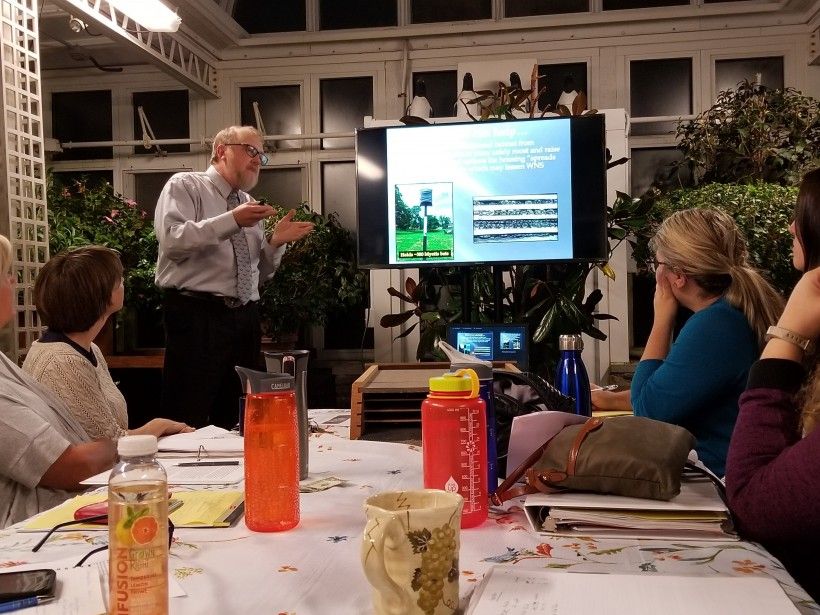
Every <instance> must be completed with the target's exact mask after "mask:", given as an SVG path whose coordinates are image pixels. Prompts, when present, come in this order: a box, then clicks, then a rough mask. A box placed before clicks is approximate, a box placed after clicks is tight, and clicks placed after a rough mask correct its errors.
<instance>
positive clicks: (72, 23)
mask: <svg viewBox="0 0 820 615" xmlns="http://www.w3.org/2000/svg"><path fill="white" fill-rule="evenodd" d="M68 27H69V28H71V31H72V32H76V33H77V34H79V33H80V32H82V31H83V30H85V22H84V21H83V20H82V19H78V18H76V17H74V15H72V16H71V17H70V18H69V20H68Z"/></svg>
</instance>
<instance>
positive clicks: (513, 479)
mask: <svg viewBox="0 0 820 615" xmlns="http://www.w3.org/2000/svg"><path fill="white" fill-rule="evenodd" d="M559 433H560V432H559ZM557 435H558V434H557V433H556V434H555V435H553V436H552V438H554V437H555V436H557ZM552 438H550V439H549V440H547V441H546V442H544V443H543V444H542V445H541V446H539V447H538V448H537V449H535V450H534V451H533V452H532V454H531V455H530V456H529V457H527V458H526V459H525V460H524V461H522V462H521V465H519V466H518V467H517V468H516V469H515V470H513V471H512V472H510V473H509V474H507V478H505V479H504V481H503V482H502V483H501V484H500V485H499V486H498V489H496V490H495V492H493V493H492V494H490V501H492V503H493V504H495V505H496V506H501V503H502V502H506V501H507V500H511V499H512V498H517V497H518V496H521V495H527V494H529V493H535V492H536V491H537V490H536V489H534V488H532V487H530V486H529V485H522V486H519V487H514V486H513V485H515V483H517V482H518V479H519V478H521V477H522V476H523V475H524V472H526V471H527V470H529V469H530V468H531V467H532V465H533V464H534V463H535V462H536V461H538V460H539V459H541V454H542V453H543V452H544V449H545V448H547V446H548V445H549V443H550V442H552Z"/></svg>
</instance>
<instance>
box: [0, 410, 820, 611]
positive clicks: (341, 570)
mask: <svg viewBox="0 0 820 615" xmlns="http://www.w3.org/2000/svg"><path fill="white" fill-rule="evenodd" d="M334 414H337V415H338V414H339V412H338V411H335V412H334ZM330 416H331V414H330V413H324V414H322V413H318V414H317V416H316V418H317V419H319V421H320V422H321V421H322V420H323V419H324V418H329V417H330ZM330 429H331V430H332V432H335V433H316V434H313V435H312V436H311V449H310V469H311V473H312V474H314V473H325V472H326V473H330V474H332V475H334V476H338V477H340V478H343V479H345V480H346V481H347V485H346V486H344V487H333V488H331V489H329V490H327V491H323V492H319V493H306V494H302V496H301V508H302V515H301V523H300V524H299V526H298V527H297V528H295V529H293V530H290V531H287V532H282V533H271V534H261V533H260V534H257V533H253V532H250V531H249V530H248V529H247V528H246V527H245V525H244V523H243V522H242V521H239V522H238V524H237V525H236V526H235V527H232V528H226V529H178V530H177V531H176V533H175V536H174V544H173V546H172V548H171V560H170V569H171V571H172V574H173V576H174V577H175V578H176V580H177V581H178V582H179V584H180V585H181V586H182V587H183V589H184V590H185V591H186V592H187V596H184V597H179V598H172V599H171V613H172V614H191V615H200V614H201V613H220V614H230V613H238V614H240V613H241V614H243V615H244V614H247V615H250V614H256V613H273V614H288V615H290V614H297V615H313V614H315V615H326V614H330V613H333V614H345V613H369V612H372V607H371V598H370V591H369V586H368V584H367V581H366V579H365V577H364V573H363V572H362V569H361V565H360V563H359V545H360V540H361V533H362V529H363V527H364V512H363V502H364V500H365V498H366V497H367V496H369V495H371V494H373V493H376V492H379V491H387V490H394V489H413V488H418V487H420V486H421V482H422V481H421V450H420V448H419V447H417V446H412V445H407V444H394V443H385V442H369V441H361V440H359V441H350V440H348V439H346V437H345V435H346V425H345V424H344V423H342V424H337V425H335V426H333V427H331V428H330ZM41 536H42V534H41V533H23V532H17V531H15V529H14V528H9V529H6V530H3V531H0V569H4V570H14V568H15V567H17V566H19V565H21V564H27V563H42V564H47V563H48V562H51V561H57V560H60V561H64V560H65V559H66V558H72V557H76V558H77V559H78V560H79V559H80V558H81V557H82V556H83V555H84V554H85V553H87V552H88V551H89V550H91V549H92V548H93V547H94V546H98V545H101V544H104V543H105V542H106V540H107V535H106V533H105V532H77V531H74V532H62V533H59V534H58V535H57V536H56V537H53V538H52V539H51V540H50V541H49V542H48V543H46V545H45V547H43V549H42V550H40V551H39V552H38V553H32V552H31V547H32V546H33V545H34V544H35V543H36V542H37V540H39V539H40V538H41ZM106 557H107V555H106V552H103V553H101V554H98V555H97V556H94V558H92V559H91V560H90V561H92V562H93V561H95V559H96V561H100V560H104V559H105V558H106ZM496 564H504V565H508V566H516V567H520V568H540V569H543V568H547V569H552V570H559V571H571V572H596V573H610V572H620V573H634V574H640V575H658V574H660V575H710V576H712V575H730V576H769V577H772V578H774V579H776V580H777V581H778V582H779V583H780V585H781V587H782V588H783V589H784V591H785V592H786V593H787V594H788V596H789V597H790V598H791V599H792V600H793V602H794V603H795V604H796V605H797V607H798V608H799V610H800V611H801V612H802V613H820V607H818V605H817V604H816V603H815V602H813V601H812V600H811V599H810V598H809V596H808V595H807V594H806V593H805V592H804V591H803V590H802V589H801V588H800V587H799V586H797V585H796V584H795V582H794V581H793V580H792V578H791V577H790V576H789V574H788V573H787V572H786V571H785V570H784V569H783V567H782V566H781V564H780V563H779V562H778V561H777V560H776V559H774V558H773V557H772V556H771V555H769V554H768V553H767V552H766V551H765V550H764V549H762V548H761V547H760V546H759V545H756V544H753V543H748V542H731V541H727V542H725V543H716V542H685V543H684V542H674V543H673V542H668V541H640V540H595V539H588V540H574V539H566V538H554V537H548V536H544V535H539V534H536V533H535V532H533V531H532V530H531V528H530V527H529V524H528V523H527V520H526V518H525V516H524V513H523V512H522V510H521V508H520V506H513V507H512V508H511V509H510V510H509V511H506V512H505V511H496V512H491V514H490V519H489V520H488V521H487V522H486V523H484V524H483V525H482V526H480V527H478V528H474V529H469V530H463V531H462V534H461V552H460V573H461V576H460V592H461V597H462V606H466V603H467V600H468V599H469V596H470V595H471V594H472V592H473V589H474V588H475V587H476V585H477V584H478V582H479V581H480V580H481V578H482V576H483V574H484V573H485V572H486V571H487V570H488V568H489V567H491V566H493V565H496Z"/></svg>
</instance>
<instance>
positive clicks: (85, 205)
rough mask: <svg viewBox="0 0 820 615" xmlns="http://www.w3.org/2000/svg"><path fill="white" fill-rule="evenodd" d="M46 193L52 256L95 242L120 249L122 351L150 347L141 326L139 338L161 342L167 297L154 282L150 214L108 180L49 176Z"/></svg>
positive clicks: (154, 247)
mask: <svg viewBox="0 0 820 615" xmlns="http://www.w3.org/2000/svg"><path fill="white" fill-rule="evenodd" d="M46 195H47V203H48V224H49V250H50V252H51V254H57V253H59V252H62V251H64V250H67V249H69V248H73V247H77V246H84V245H90V244H97V245H103V246H107V247H109V248H113V249H115V250H117V251H118V252H119V253H120V258H121V259H122V264H123V269H124V275H123V283H124V286H125V302H124V307H123V309H122V310H121V311H120V312H118V313H117V317H116V318H117V324H118V326H119V331H120V332H121V334H120V335H118V339H119V345H118V347H117V350H118V351H125V350H132V349H133V347H134V346H136V345H138V344H139V345H147V344H140V340H139V339H138V337H137V336H138V332H137V329H136V327H137V326H139V327H140V329H141V330H142V334H140V338H143V339H146V340H148V343H149V344H150V345H162V332H161V330H160V329H159V328H158V325H157V323H158V322H159V321H160V318H159V311H160V307H161V304H162V295H161V293H160V291H159V289H158V288H157V287H156V286H155V285H154V269H155V266H156V262H157V239H156V236H155V235H154V224H153V220H152V219H151V217H150V216H149V215H148V214H147V213H146V212H145V211H144V210H142V209H140V207H139V206H138V205H137V203H136V202H135V201H133V200H131V199H126V198H125V197H123V196H122V195H121V194H117V193H116V192H114V189H113V188H112V186H111V184H109V183H108V182H97V183H92V182H91V181H89V180H88V178H87V177H80V178H79V179H75V180H72V181H71V183H63V182H61V181H60V180H59V179H58V178H56V177H55V176H54V175H53V174H49V176H48V179H47V191H46ZM137 322H139V325H137ZM149 329H151V331H149ZM106 350H107V351H109V352H111V351H112V350H113V348H108V349H106Z"/></svg>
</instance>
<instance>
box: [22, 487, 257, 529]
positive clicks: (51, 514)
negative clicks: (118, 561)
mask: <svg viewBox="0 0 820 615" xmlns="http://www.w3.org/2000/svg"><path fill="white" fill-rule="evenodd" d="M172 497H173V498H174V499H175V500H180V501H181V502H182V505H181V506H180V507H179V508H177V509H176V510H175V511H173V512H172V513H171V514H170V515H169V516H170V517H171V521H173V522H174V525H175V526H176V527H228V526H229V525H231V524H232V523H233V522H234V521H235V520H236V519H237V518H238V517H239V516H241V514H242V512H243V509H244V506H243V504H244V502H245V493H244V492H243V491H228V490H221V489H220V490H217V491H178V492H174V493H173V495H172ZM107 498H108V494H106V493H99V492H98V493H84V494H82V495H78V496H76V497H74V498H71V499H70V500H67V501H65V502H63V503H62V504H60V505H59V506H55V507H54V508H52V509H51V510H47V511H45V512H44V513H42V514H39V515H37V516H36V517H34V518H32V519H29V521H28V522H26V524H25V525H24V526H23V527H22V528H21V529H22V531H24V532H41V531H45V530H50V529H51V528H53V527H54V526H55V525H57V524H59V523H65V522H66V521H72V520H73V519H74V513H75V512H76V511H77V510H78V509H79V508H81V507H83V506H86V505H88V504H96V503H97V502H104V501H105V500H106V499H107ZM80 529H82V530H106V531H107V530H108V526H107V525H105V524H103V525H97V524H91V523H85V524H80V525H69V526H66V527H65V528H63V531H77V530H80Z"/></svg>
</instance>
